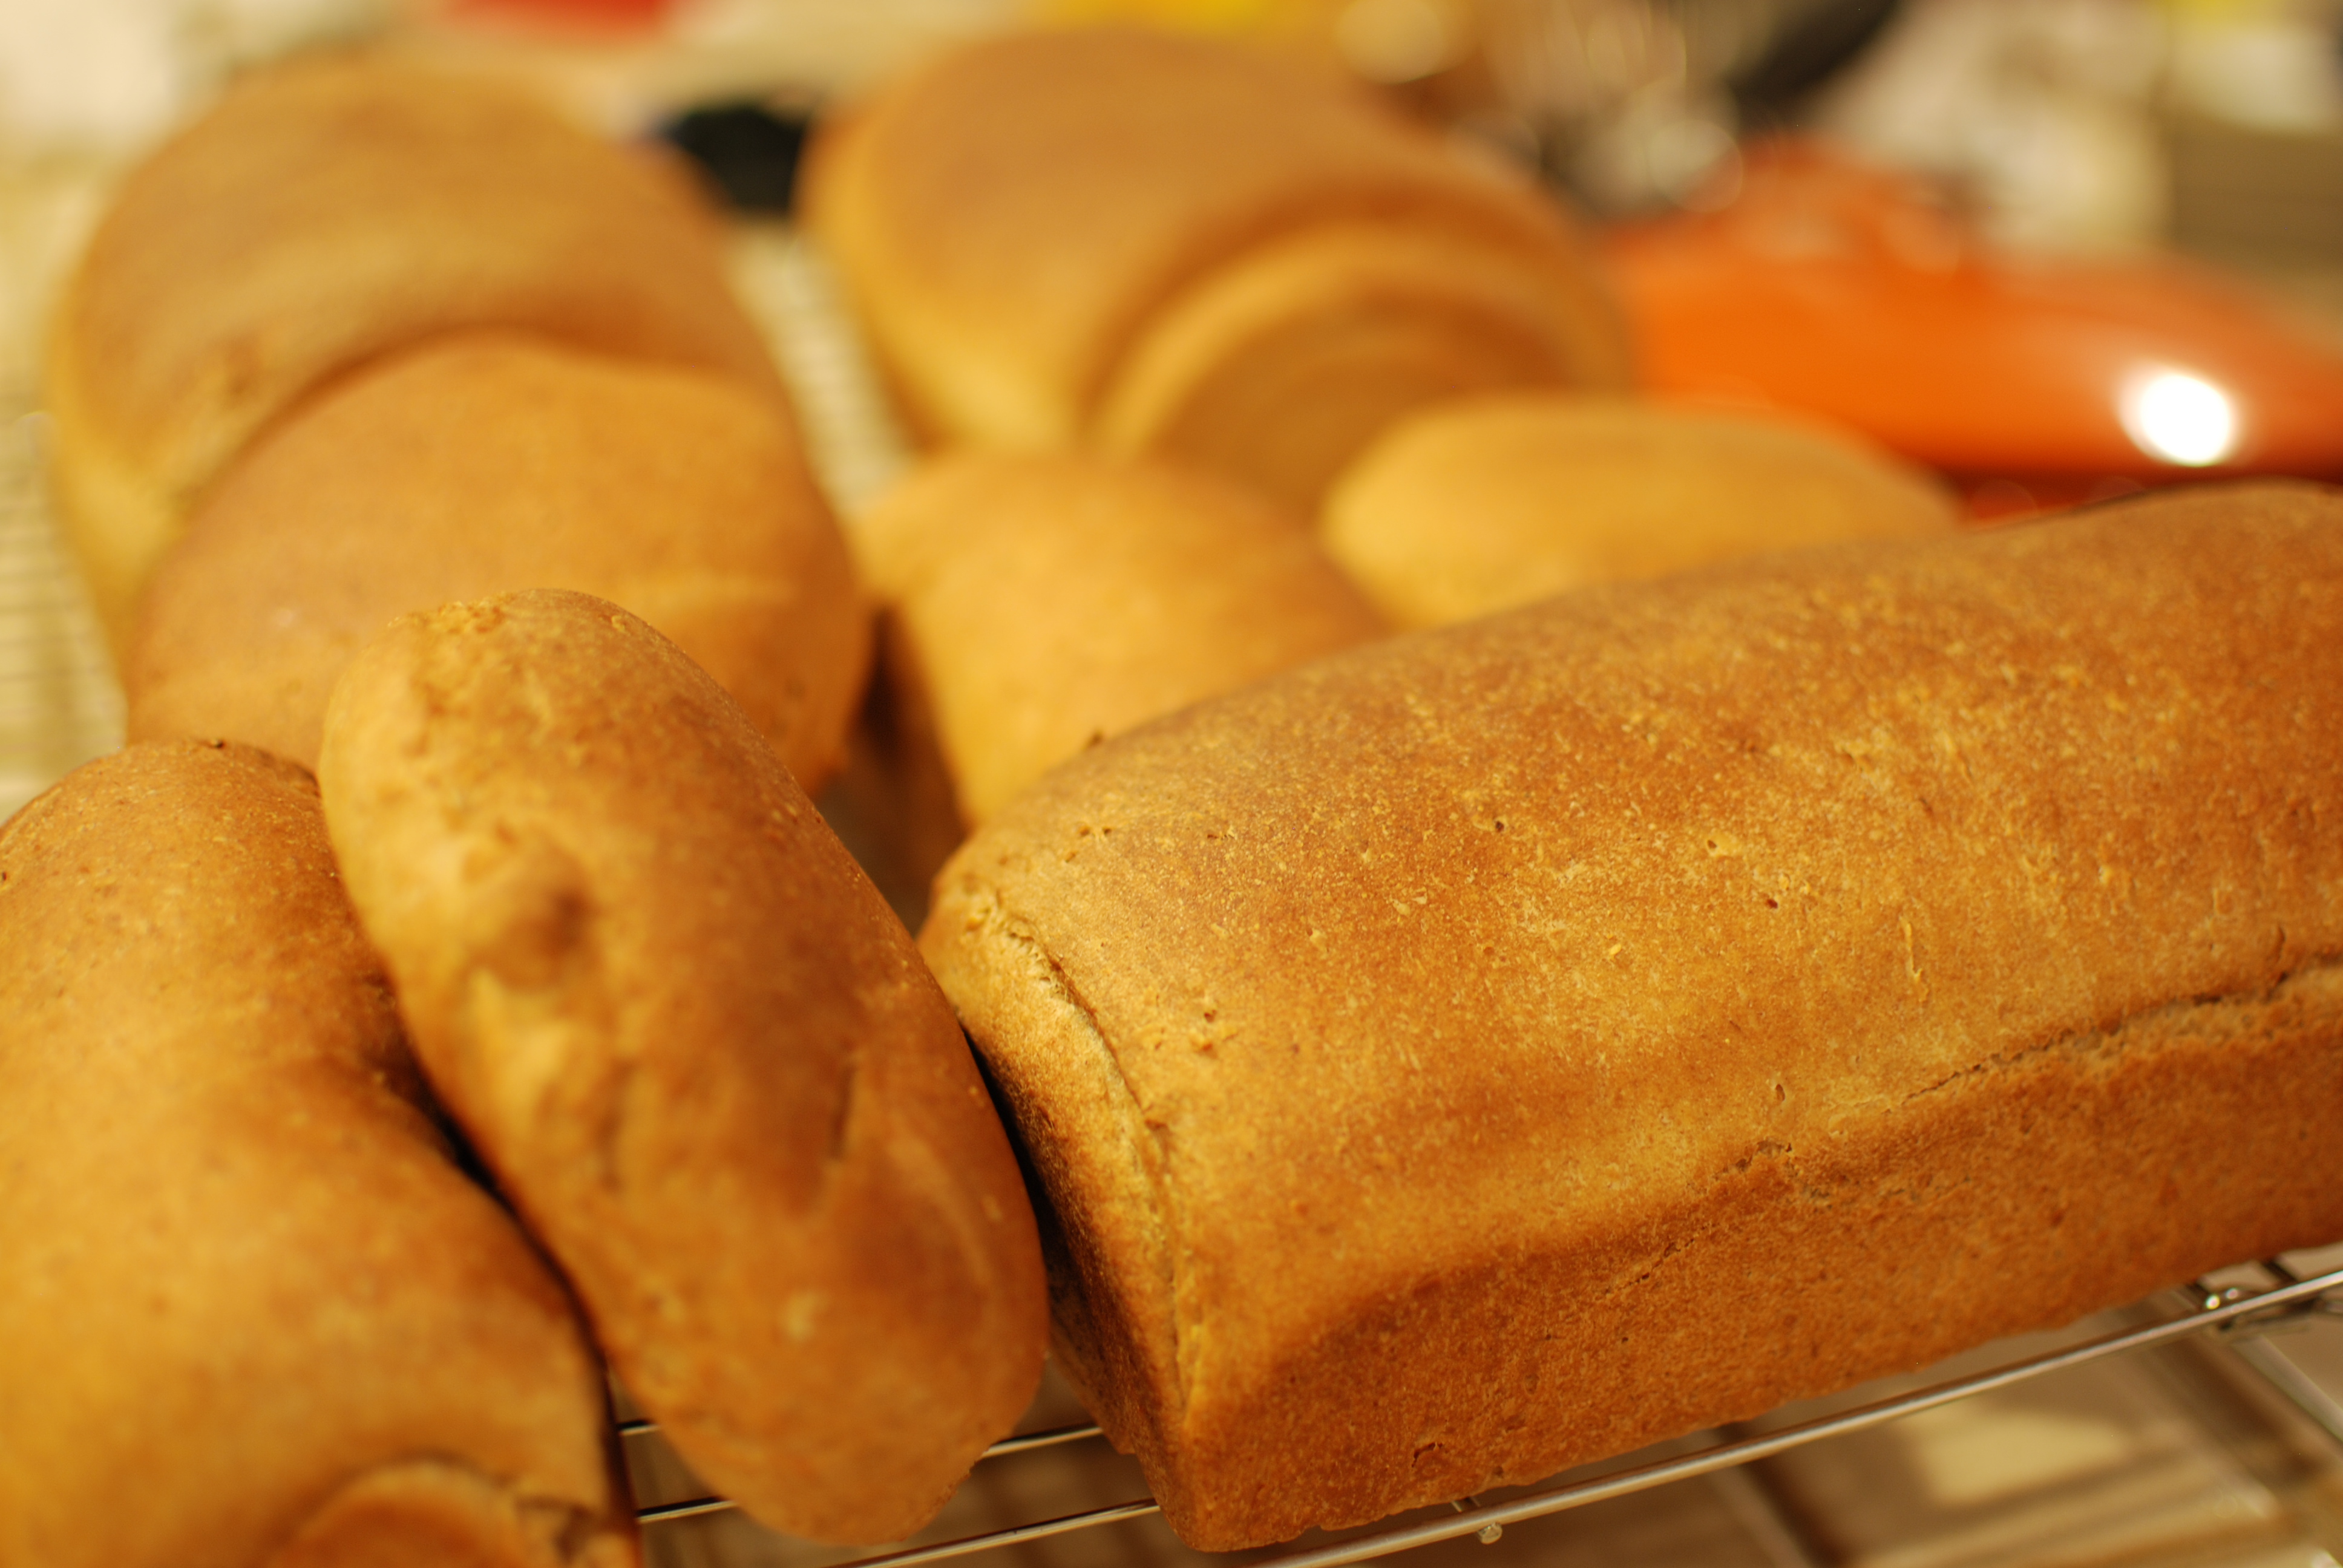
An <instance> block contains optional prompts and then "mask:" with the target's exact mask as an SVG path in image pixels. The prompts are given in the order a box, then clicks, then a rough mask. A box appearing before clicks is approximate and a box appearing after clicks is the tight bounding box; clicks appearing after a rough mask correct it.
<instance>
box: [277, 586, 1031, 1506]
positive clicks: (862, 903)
mask: <svg viewBox="0 0 2343 1568" xmlns="http://www.w3.org/2000/svg"><path fill="white" fill-rule="evenodd" d="M321 775H322V779H323V784H324V790H325V799H326V808H327V819H328V821H329V823H330V825H331V829H332V833H333V837H334V842H335V847H336V849H337V852H338V854H339V855H340V858H341V862H342V866H343V869H344V874H345V876H346V877H347V879H348V882H349V887H350V892H351V899H352V901H353V902H354V903H355V904H356V905H357V910H358V912H359V915H360V918H361V919H362V920H363V921H364V922H365V925H366V929H367V934H368V935H369V936H370V937H371V938H372V939H373V940H375V942H376V943H377V946H378V947H379V948H380V949H381V950H382V951H383V954H384V958H385V961H386V962H387V964H388V966H389V968H390V971H391V974H392V976H393V978H394V979H395V980H396V981H397V988H398V995H399V1001H400V1006H401V1008H402V1010H403V1011H404V1012H405V1014H406V1016H407V1020H408V1024H409V1027H410V1028H411V1029H412V1030H413V1031H414V1034H415V1039H416V1047H417V1054H418V1055H419V1056H420V1057H421V1059H422V1060H423V1063H424V1066H425V1068H426V1070H427V1071H429V1072H430V1074H431V1075H432V1079H433V1082H434V1084H435V1086H436V1087H437V1089H438V1090H439V1091H440V1093H441V1095H442V1097H443V1098H444V1099H445V1100H446V1101H447V1104H448V1107H449V1109H450V1110H451V1111H453V1112H454V1114H455V1115H456V1117H457V1119H458V1121H460V1122H461V1123H462V1124H463V1126H464V1128H465V1130H466V1131H467V1133H468V1135H469V1137H470V1139H471V1141H472V1143H473V1145H474V1147H476V1148H477V1149H478V1151H480V1153H481V1156H482V1157H483V1159H485V1160H486V1161H488V1164H489V1165H490V1166H491V1167H492V1168H493V1169H494V1170H495V1171H496V1172H497V1175H498V1181H499V1183H500V1185H501V1186H502V1188H503V1190H504V1191H506V1192H507V1193H508V1195H509V1196H510V1197H511V1199H512V1201H514V1203H515V1205H516V1206H517V1207H518V1209H519V1210H520V1211H521V1212H522V1213H523V1214H524V1215H526V1216H527V1217H528V1220H529V1221H530V1224H531V1227H532V1229H533V1230H534V1231H536V1233H537V1234H538V1237H539V1238H540V1239H541V1240H542V1241H544V1243H545V1245H546V1247H547V1249H548V1251H549V1252H550V1253H551V1254H552V1255H553V1257H554V1258H555V1260H556V1261H558V1263H559V1265H560V1266H561V1268H562V1270H563V1271H564V1272H565V1273H566V1274H567V1275H568V1278H569V1281H570V1282H571V1284H572V1285H573V1286H574V1287H575V1289H576V1290H577V1292H578V1296H579V1298H580V1300H581V1302H583V1304H584V1306H585V1308H586V1310H587V1312H588V1316H589V1317H590V1318H591V1319H592V1321H593V1322H594V1325H595V1329H596V1332H597V1337H598V1340H599V1341H600V1342H601V1344H602V1346H603V1348H604V1350H605V1351H606V1352H607V1353H608V1355H609V1357H610V1360H611V1362H612V1364H613V1366H614V1367H615V1368H616V1369H617V1371H618V1373H619V1375H620V1376H621V1377H622V1378H623V1379H624V1380H625V1382H626V1383H627V1385H628V1389H629V1390H630V1391H631V1392H633V1394H634V1396H635V1397H636V1399H637V1400H638V1401H639V1402H640V1403H641V1404H642V1406H643V1408H644V1409H645V1411H646V1412H648V1413H649V1414H650V1415H651V1416H652V1417H653V1418H654V1419H656V1420H657V1421H658V1422H659V1423H660V1427H661V1430H662V1431H664V1432H666V1433H667V1434H668V1436H669V1438H670V1439H671V1441H672V1442H674V1444H675V1446H676V1448H677V1450H678V1451H679V1452H680V1453H681V1454H682V1455H683V1456H684V1457H685V1459H686V1460H688V1461H689V1462H690V1463H691V1465H692V1466H693V1468H694V1469H695V1470H696V1471H697V1472H698V1473H699V1474H700V1476H701V1477H702V1478H703V1479H704V1480H706V1481H707V1482H708V1483H709V1484H710V1485H712V1486H715V1487H717V1488H718V1489H719V1490H720V1491H722V1492H723V1493H725V1494H726V1495H728V1496H730V1497H733V1498H735V1499H737V1500H738V1501H739V1503H741V1504H742V1505H743V1506H744V1507H746V1508H747V1509H749V1511H750V1512H751V1513H754V1514H756V1515H757V1517H759V1519H762V1520H764V1521H765V1522H766V1523H770V1524H773V1525H775V1526H777V1527H779V1528H782V1529H785V1530H789V1531H790V1532H792V1533H798V1534H802V1535H809V1536H813V1537H815V1538H818V1539H825V1540H833V1541H842V1542H872V1541H884V1540H893V1539H899V1538H900V1537H901V1536H903V1535H906V1534H909V1533H910V1532H911V1531H912V1530H914V1529H916V1528H918V1526H919V1525H920V1524H921V1523H925V1522H926V1520H927V1519H928V1518H929V1517H930V1516H931V1515H932V1514H933V1513H934V1512H935V1510H936V1509H937V1508H938V1507H939V1506H940V1505H941V1503H942V1502H943V1500H944V1498H945V1497H946V1496H947V1495H948V1494H949V1493H950V1490H951V1488H952V1486H953V1485H954V1484H955V1483H957V1482H958V1481H959V1480H960V1477H961V1476H962V1475H964V1474H965V1473H967V1471H968V1468H969V1466H970V1464H971V1463H972V1462H974V1460H975V1459H976V1457H977V1455H978V1454H979V1453H980V1452H982V1451H983V1449H984V1447H985V1446H986V1444H988V1443H989V1442H991V1441H993V1440H994V1439H996V1438H998V1437H1000V1436H1001V1434H1002V1433H1004V1432H1007V1431H1008V1429H1009V1428H1010V1426H1011V1423H1012V1422H1014V1421H1015V1419H1016V1417H1017V1415H1018V1414H1019V1412H1021V1410H1022V1409H1023V1407H1024V1404H1025V1402H1026V1401H1027V1400H1028V1399H1029V1398H1030V1397H1031V1393H1032V1391H1033V1388H1034V1386H1035V1384H1036V1382H1038V1380H1039V1377H1040V1374H1041V1353H1042V1348H1043V1343H1044V1340H1045V1338H1046V1315H1045V1314H1046V1309H1045V1302H1044V1286H1043V1282H1042V1277H1041V1264H1040V1259H1039V1252H1038V1250H1037V1246H1036V1241H1035V1236H1034V1230H1033V1220H1032V1212H1031V1207H1030V1205H1029V1203H1028V1201H1027V1200H1026V1198H1025V1194H1024V1188H1023V1184H1022V1181H1021V1178H1020V1176H1019V1174H1018V1171H1017V1168H1016V1163H1015V1161H1014V1158H1013V1157H1012V1155H1011V1152H1010V1149H1009V1145H1008V1142H1007V1140H1006V1138H1005V1137H1004V1135H1003V1133H1002V1131H1001V1124H1000V1121H999V1120H998V1119H997V1117H996V1116H995V1115H994V1113H993V1111H992V1108H991V1104H990V1099H989V1097H988V1096H987V1094H986V1092H985V1089H984V1085H983V1082H982V1081H981V1080H980V1077H979V1076H978V1074H977V1071H976V1068H975V1064H974V1062H973V1061H972V1060H971V1059H970V1055H969V1052H968V1049H967V1045H966V1042H965V1041H964V1040H963V1039H962V1038H961V1036H960V1031H959V1030H958V1028H957V1027H956V1026H955V1024H954V1021H953V1019H952V1015H951V1011H950V1007H949V1005H948V1004H947V1003H946V1002H945V1001H944V1000H943V997H942V995H941V993H940V991H939V990H937V989H936V987H935V983H934V981H933V980H932V979H931V978H930V976H929V975H928V973H927V971H926V970H925V969H924V968H923V967H922V966H921V965H920V960H919V956H918V954H917V952H916V951H915V950H913V948H912V946H911V943H910V938H909V936H908V935H907V933H905V931H904V930H903V928H902V926H901V923H900V921H898V920H896V918H895V916H894V915H893V913H892V912H891V911H890V910H888V908H887V907H886V905H885V903H884V902H883V900H880V896H879V894H878V892H877V890H875V889H873V888H872V887H871V886H870V883H869V882H868V880H867V879H864V878H863V876H862V875H861V873H860V870H859V869H857V868H856V867H855V865H854V863H853V862H852V860H851V859H850V858H849V857H848V856H847V854H846V851H845V849H843V848H842V847H841V846H840V844H839V843H838V841H837V839H835V838H834V837H833V836H832V835H831V834H830V831H829V829H828V828H827V827H826V826H825V825H824V824H823V823H822V821H821V819H820V816H819V814H818V813H816V811H815V810H814V809H813V805H812V803H811V802H810V801H809V800H808V799H807V798H806V796H805V793H804V791H803V790H801V789H799V788H798V787H797V785H796V784H795V783H794V782H793V781H792V780H791V779H790V778H789V774H788V772H787V771H786V770H785V769H783V768H782V767H781V766H780V764H779V761H778V759H776V758H775V757H774V755H773V753H772V751H771V750H770V749H769V748H768V747H767V746H766V745H765V743H764V741H763V740H762V739H760V738H759V736H758V735H757V733H756V731H755V730H754V729H753V728H751V727H750V725H749V722H748V720H747V719H746V717H745V716H744V715H743V714H742V712H741V710H740V709H739V707H738V706H737V705H736V704H734V703H733V702H732V701H731V699H729V698H728V697H726V696H725V695H724V693H723V692H722V690H721V689H719V687H717V686H716V684H715V683H714V682H713V681H712V680H710V679H709V678H708V676H707V675H706V674H705V673H704V672H703V671H701V670H700V669H699V668H697V667H696V666H694V665H693V664H692V663H691V662H690V661H689V659H688V658H685V656H684V655H683V654H682V653H681V652H680V651H679V649H678V648H676V647H675V645H674V644H672V643H670V642H669V641H668V640H667V639H666V638H662V637H660V636H659V633H657V632H656V631H654V630H652V629H651V628H650V627H649V626H648V625H646V624H645V623H644V622H643V621H641V620H640V619H639V618H636V617H634V616H632V615H629V614H628V613H627V612H625V611H623V610H621V609H619V608H618V607H616V606H614V605H611V604H609V603H608V602H606V601H603V600H599V599H596V598H589V597H588V596H586V595H583V594H578V593H571V592H566V591H560V590H552V589H533V590H528V591H526V592H520V593H514V594H507V595H501V596H498V597H494V598H488V599H486V600H482V601H478V602H476V603H472V604H464V605H450V606H447V607H444V608H440V609H437V610H435V611H431V612H429V613H427V614H423V615H417V616H410V617H407V618H403V619H401V620H400V621H398V622H397V623H395V624H394V625H393V626H392V627H391V628H390V629H389V630H388V631H387V632H386V633H385V634H384V636H383V637H382V638H380V639H378V640H377V642H376V643H374V644H373V645H372V646H371V647H369V648H367V650H366V651H365V652H364V653H363V654H361V655H360V656H359V658H358V659H357V662H356V663H354V664H353V665H352V666H351V668H350V670H349V673H348V674H347V676H345V677H344V678H343V681H342V684H341V686H340V687H339V688H338V689H337V691H336V694H335V697H334V700H333V705H332V707H331V709H329V711H328V715H327V726H326V739H325V749H324V755H323V759H322V762H321Z"/></svg>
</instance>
